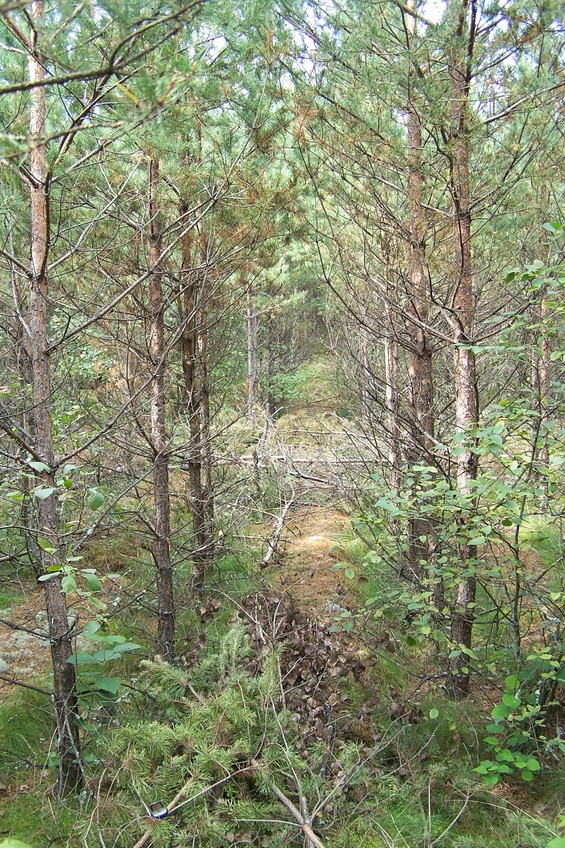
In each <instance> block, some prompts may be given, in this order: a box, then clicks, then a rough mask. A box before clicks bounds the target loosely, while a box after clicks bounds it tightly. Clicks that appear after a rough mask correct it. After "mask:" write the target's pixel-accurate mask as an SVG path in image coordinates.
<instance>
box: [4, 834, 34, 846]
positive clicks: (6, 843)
mask: <svg viewBox="0 0 565 848" xmlns="http://www.w3.org/2000/svg"><path fill="white" fill-rule="evenodd" d="M0 848H31V845H28V844H27V842H20V840H19V839H12V838H11V837H8V839H3V840H2V842H0Z"/></svg>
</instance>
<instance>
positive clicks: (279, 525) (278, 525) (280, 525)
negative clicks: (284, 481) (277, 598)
mask: <svg viewBox="0 0 565 848" xmlns="http://www.w3.org/2000/svg"><path fill="white" fill-rule="evenodd" d="M295 500H296V494H295V492H294V489H293V491H292V495H291V497H290V499H289V500H288V501H286V503H285V505H284V507H283V508H282V511H281V513H280V515H279V517H278V518H277V520H276V521H275V525H274V527H273V532H272V534H271V537H270V539H269V541H268V542H267V551H266V553H265V556H264V557H263V559H262V560H261V562H260V563H259V567H260V568H266V567H267V566H268V565H269V563H270V561H271V559H272V558H273V555H274V554H275V553H276V550H277V545H278V543H279V541H280V538H281V535H282V532H283V530H284V524H285V521H286V517H287V515H288V513H289V511H290V508H291V506H292V505H293V503H294V501H295Z"/></svg>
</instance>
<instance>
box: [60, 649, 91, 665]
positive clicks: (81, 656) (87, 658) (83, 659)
mask: <svg viewBox="0 0 565 848" xmlns="http://www.w3.org/2000/svg"><path fill="white" fill-rule="evenodd" d="M67 662H68V663H70V664H71V665H88V663H94V662H96V660H95V659H94V657H93V655H92V654H87V653H85V652H84V651H82V652H81V651H79V652H78V653H76V654H71V655H70V657H69V659H68V660H67Z"/></svg>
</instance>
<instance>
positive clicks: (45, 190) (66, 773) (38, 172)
mask: <svg viewBox="0 0 565 848" xmlns="http://www.w3.org/2000/svg"><path fill="white" fill-rule="evenodd" d="M43 13H44V3H43V2H42V0H36V2H33V3H32V4H31V7H30V14H31V19H32V21H33V22H34V23H36V24H39V23H40V21H41V18H42V16H43ZM44 78H45V63H44V59H43V57H42V55H41V53H40V50H39V45H38V43H37V27H35V26H34V27H33V30H32V43H31V45H30V51H29V79H30V82H31V83H36V82H39V83H40V85H38V86H37V87H33V88H32V90H31V94H30V98H31V105H30V136H31V154H30V165H29V171H30V193H31V197H30V200H31V269H30V275H29V279H30V299H29V318H28V326H29V331H30V337H29V360H30V371H31V382H32V387H33V426H34V434H35V447H36V451H37V454H38V455H39V456H40V457H41V460H42V462H44V463H45V465H46V466H48V468H49V470H48V471H45V472H44V473H42V474H41V478H42V484H43V488H44V489H48V488H50V489H53V492H52V493H51V494H50V495H49V496H48V497H45V498H42V499H39V498H38V499H37V500H38V503H37V509H38V521H39V529H40V533H41V535H42V536H43V537H44V538H45V539H47V540H48V542H49V543H50V544H49V547H50V550H47V551H45V550H44V551H43V552H42V553H43V555H42V571H43V572H44V573H46V572H49V571H50V570H51V569H53V570H56V568H57V567H58V566H60V563H61V561H62V557H63V551H62V550H61V549H60V544H59V535H58V511H57V501H56V498H55V494H54V492H55V479H54V471H53V468H54V465H55V455H54V445H53V426H52V415H51V361H50V358H49V353H48V352H47V351H48V348H49V341H48V334H47V317H48V314H47V310H48V297H49V284H48V257H49V240H50V232H49V175H48V171H47V158H46V154H47V148H46V142H45V135H46V133H45V115H46V109H45V88H44V87H43V86H42V85H41V83H42V81H43V80H44ZM44 587H45V603H46V609H47V618H48V624H49V641H50V644H51V660H52V663H53V701H54V705H55V717H56V723H57V752H58V773H57V795H58V797H59V798H61V797H62V796H63V795H65V794H66V793H68V792H70V791H72V790H73V789H76V788H78V787H79V786H80V785H81V784H82V769H81V763H80V739H79V732H78V722H77V719H78V699H77V693H76V679H75V668H74V666H73V665H71V664H70V663H69V662H68V660H69V657H70V656H71V654H72V652H73V648H72V639H73V634H72V627H69V623H68V617H67V600H66V596H65V594H64V593H63V591H62V587H61V579H60V578H59V577H52V578H50V579H49V580H46V581H45V582H44Z"/></svg>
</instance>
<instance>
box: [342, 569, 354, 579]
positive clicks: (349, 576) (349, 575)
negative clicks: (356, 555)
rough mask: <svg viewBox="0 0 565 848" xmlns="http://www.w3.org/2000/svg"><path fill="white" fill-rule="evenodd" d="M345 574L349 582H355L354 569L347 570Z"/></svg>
mask: <svg viewBox="0 0 565 848" xmlns="http://www.w3.org/2000/svg"><path fill="white" fill-rule="evenodd" d="M343 573H344V574H345V576H346V577H347V579H348V580H353V578H354V577H355V572H354V571H353V569H352V568H346V569H345V570H344V572H343Z"/></svg>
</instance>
